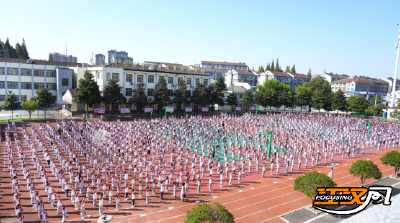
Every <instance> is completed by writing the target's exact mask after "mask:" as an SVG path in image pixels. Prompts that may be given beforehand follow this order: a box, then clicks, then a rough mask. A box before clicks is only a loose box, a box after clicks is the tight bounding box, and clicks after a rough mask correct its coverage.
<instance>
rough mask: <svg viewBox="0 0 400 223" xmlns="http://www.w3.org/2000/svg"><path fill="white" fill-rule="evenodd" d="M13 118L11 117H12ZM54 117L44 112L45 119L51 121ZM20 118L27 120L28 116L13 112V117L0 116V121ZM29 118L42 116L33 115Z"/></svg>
mask: <svg viewBox="0 0 400 223" xmlns="http://www.w3.org/2000/svg"><path fill="white" fill-rule="evenodd" d="M12 116H13V117H12ZM55 117H56V115H54V114H52V113H47V112H46V119H52V118H55ZM20 118H29V114H19V113H18V112H14V115H11V114H10V115H7V116H0V120H6V119H10V120H11V119H20ZM30 118H44V114H39V115H38V114H37V113H36V114H33V113H32V115H31V117H30Z"/></svg>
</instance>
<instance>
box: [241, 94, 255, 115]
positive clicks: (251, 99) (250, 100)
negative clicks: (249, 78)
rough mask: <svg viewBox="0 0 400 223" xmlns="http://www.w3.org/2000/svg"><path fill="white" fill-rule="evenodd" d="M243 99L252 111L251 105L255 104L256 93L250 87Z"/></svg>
mask: <svg viewBox="0 0 400 223" xmlns="http://www.w3.org/2000/svg"><path fill="white" fill-rule="evenodd" d="M242 101H243V104H245V105H247V106H248V107H249V111H250V106H251V105H253V104H254V95H253V92H252V91H251V90H250V89H249V90H245V91H244V94H243V99H242Z"/></svg>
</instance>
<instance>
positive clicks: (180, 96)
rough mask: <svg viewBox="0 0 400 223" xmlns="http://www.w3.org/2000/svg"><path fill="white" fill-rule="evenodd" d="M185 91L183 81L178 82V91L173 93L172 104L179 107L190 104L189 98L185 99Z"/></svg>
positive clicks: (185, 86)
mask: <svg viewBox="0 0 400 223" xmlns="http://www.w3.org/2000/svg"><path fill="white" fill-rule="evenodd" d="M186 89H187V85H186V84H185V81H184V80H180V81H179V83H178V89H177V90H176V91H175V94H174V102H175V103H176V104H179V105H181V104H182V105H183V106H185V105H186V104H188V103H189V102H190V100H189V98H187V97H186Z"/></svg>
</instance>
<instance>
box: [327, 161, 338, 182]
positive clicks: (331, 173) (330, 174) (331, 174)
mask: <svg viewBox="0 0 400 223" xmlns="http://www.w3.org/2000/svg"><path fill="white" fill-rule="evenodd" d="M335 166H339V164H337V163H332V165H331V166H327V167H328V168H331V172H330V173H329V178H331V179H332V178H333V169H335Z"/></svg>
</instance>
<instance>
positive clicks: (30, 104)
mask: <svg viewBox="0 0 400 223" xmlns="http://www.w3.org/2000/svg"><path fill="white" fill-rule="evenodd" d="M21 104H22V108H23V109H25V110H26V111H27V112H28V113H29V119H31V115H32V113H33V112H34V111H36V110H37V108H38V104H37V103H36V101H33V100H32V101H27V100H26V99H25V101H21ZM38 118H39V117H38Z"/></svg>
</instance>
